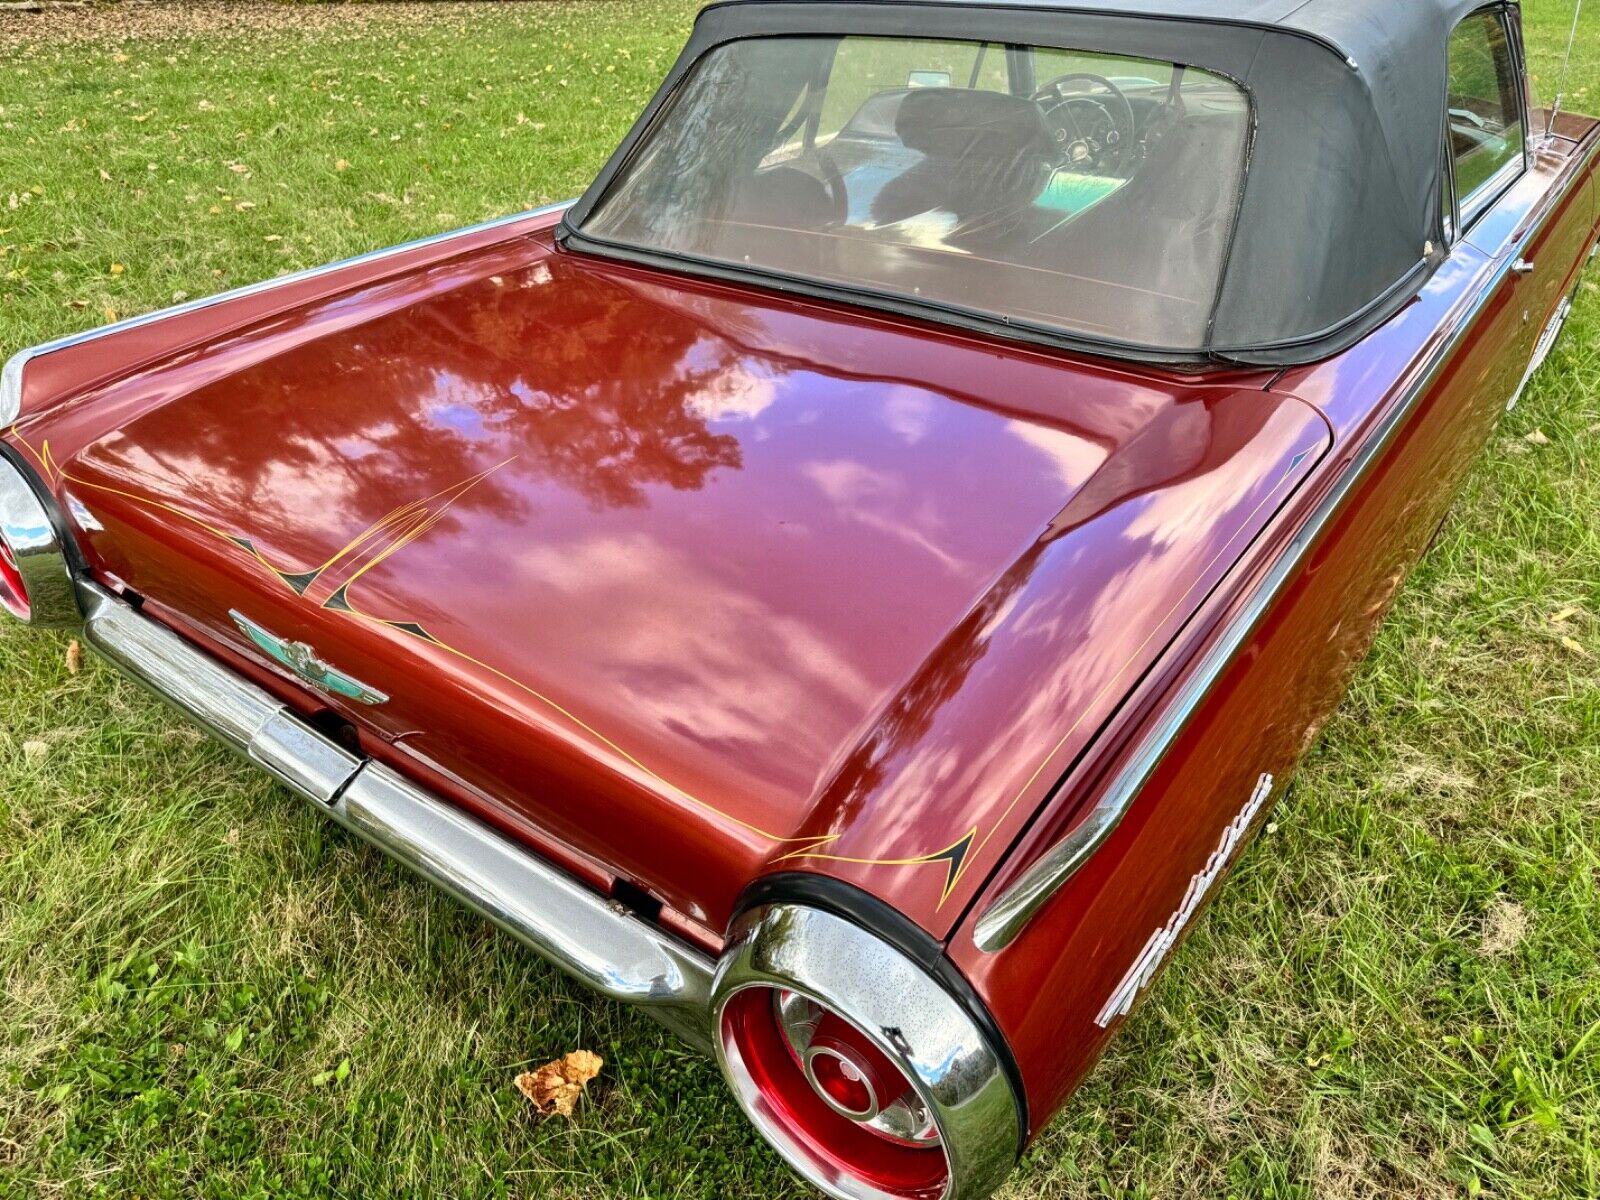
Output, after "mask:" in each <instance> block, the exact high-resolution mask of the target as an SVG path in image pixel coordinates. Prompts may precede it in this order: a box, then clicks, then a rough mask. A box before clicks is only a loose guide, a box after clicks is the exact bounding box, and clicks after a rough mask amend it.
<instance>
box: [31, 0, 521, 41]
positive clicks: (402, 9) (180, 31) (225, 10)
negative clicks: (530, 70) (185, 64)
mask: <svg viewBox="0 0 1600 1200" xmlns="http://www.w3.org/2000/svg"><path fill="white" fill-rule="evenodd" d="M41 3H42V11H40V12H27V11H22V10H15V9H8V10H4V11H0V50H6V49H15V48H17V47H21V46H29V45H49V44H57V45H59V44H61V43H66V42H99V43H118V42H130V41H171V40H178V39H187V38H215V37H230V36H250V35H260V34H307V35H313V36H319V37H320V36H326V35H328V34H336V35H344V34H347V35H349V36H352V37H358V36H360V35H361V34H363V33H365V32H366V31H368V30H370V29H372V28H374V27H377V26H382V27H384V28H386V29H393V28H407V27H411V28H417V29H423V28H427V29H437V28H438V27H439V26H440V25H441V24H460V23H463V22H465V21H467V20H469V19H472V18H474V17H476V18H481V17H482V16H484V14H485V10H486V9H490V8H500V7H513V6H509V5H500V4H489V3H473V4H466V3H438V4H428V3H399V4H311V5H305V4H244V3H231V4H227V3H212V4H206V3H200V4H189V3H154V2H151V0H126V2H125V3H121V4H89V5H85V6H84V7H82V8H68V7H62V6H59V5H53V4H49V3H44V2H43V0H41Z"/></svg>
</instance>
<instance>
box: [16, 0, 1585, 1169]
mask: <svg viewBox="0 0 1600 1200" xmlns="http://www.w3.org/2000/svg"><path fill="white" fill-rule="evenodd" d="M1559 109H1560V105H1559V102H1557V103H1556V104H1555V105H1553V106H1552V107H1551V108H1550V109H1544V108H1541V107H1539V106H1538V105H1536V104H1535V102H1534V101H1533V100H1532V98H1531V97H1530V88H1529V82H1528V77H1527V73H1526V71H1525V68H1524V58H1523V49H1522V43H1521V23H1520V15H1519V10H1518V8H1517V6H1516V5H1515V4H1514V3H1490V4H1487V5H1484V4H1482V3H1481V0H1409V2H1408V3H1403V4H1402V3H1395V2H1394V0H1098V2H1097V3H1093V4H1077V3H1069V2H1067V0H1061V2H1059V3H1058V2H1055V0H1033V2H1029V3H1016V2H1009V0H1008V2H1007V3H994V4H985V3H967V2H962V3H956V2H945V0H904V2H896V3H893V4H886V3H869V2H862V0H732V2H728V3H717V4H714V5H712V6H711V7H709V8H706V9H705V10H704V11H703V12H702V13H701V14H700V15H699V17H698V19H697V21H696V23H695V26H694V29H693V33H692V35H691V37H690V39H689V41H688V43H687V46H686V48H685V49H684V51H683V53H682V56H681V58H679V59H678V60H677V62H676V64H675V65H674V66H673V67H672V69H671V71H670V74H669V75H668V76H667V78H666V80H665V83H664V84H663V86H662V87H661V89H660V92H659V94H658V95H656V96H655V98H654V99H653V100H652V101H651V102H650V104H649V105H648V107H647V108H646V109H645V111H644V112H643V114H642V115H641V116H640V117H639V119H638V121H637V123H636V124H635V125H634V126H633V127H632V129H631V131H630V132H629V133H628V135H627V136H626V138H625V139H624V140H623V141H622V143H621V145H620V146H619V147H618V148H617V150H616V152H615V154H614V155H613V157H612V158H611V159H610V160H609V161H608V162H607V164H606V165H605V167H604V169H603V170H602V171H601V172H600V174H599V176H598V178H597V179H596V180H595V182H594V183H593V185H592V186H591V187H590V188H589V190H588V191H587V192H586V193H585V194H584V195H583V196H582V198H580V199H578V200H577V201H576V202H574V203H570V204H566V205H558V206H555V207H553V208H548V209H543V210H540V211H536V212H530V213H525V214H521V215H517V216H513V217H509V218H506V219H502V220H498V221H494V222H491V223H489V224H485V225H480V226H476V227H473V228H470V229H465V230H461V231H459V232H455V233H448V234H444V235H442V236H439V237H434V238H430V239H427V240H425V241H421V242H417V243H413V244H410V245H406V246H401V247H397V248H394V249H389V250H384V251H380V252H377V253H374V254H370V255H367V256H365V257H361V258H357V259H353V260H350V261H347V262H343V263H338V264H335V265H333V266H330V267H326V268H322V269H318V270H313V271H309V272H305V273H302V274H298V275H292V276H287V277H283V278H279V279H275V280H270V281H268V282H266V283H263V284H259V285H257V286H255V287H250V288H246V289H243V290H242V291H237V292H233V293H230V294H226V295H221V296H217V297H213V298H210V299H207V300H201V301H198V302H193V303H190V304H187V305H184V306H182V307H180V308H176V309H172V310H169V311H165V312H160V313H155V314H152V315H149V316H145V317H140V318H137V319H135V320H131V321H125V322H123V323H121V324H117V325H112V326H108V327H105V328H101V329H95V330H91V331H89V332H87V333H84V334H81V335H78V336H75V337H69V338H67V339H64V340H62V341H58V342H54V343H51V344H49V345H44V346H40V347H37V348H35V349H33V350H27V351H23V352H22V353H20V354H18V355H17V356H15V357H14V358H12V359H11V361H10V363H9V365H8V366H7V367H6V368H5V374H4V389H3V393H0V429H3V430H4V439H3V442H0V451H3V462H0V522H3V523H0V532H3V538H4V548H5V549H4V557H3V560H0V564H3V565H0V601H3V602H4V605H5V607H6V608H7V609H8V610H9V611H10V612H11V614H12V615H14V616H15V617H17V618H20V619H21V620H23V621H26V622H31V623H32V624H34V625H37V626H41V627H72V628H74V629H79V630H81V634H80V636H81V637H82V638H83V639H84V641H86V642H87V643H88V644H89V645H90V646H92V647H93V648H95V649H96V650H97V651H99V652H100V653H101V654H102V655H104V657H105V658H106V659H108V660H109V661H110V662H111V663H113V664H115V666H116V667H118V668H120V669H121V670H122V671H123V672H125V673H126V674H128V675H129V676H131V677H133V678H134V679H136V680H139V681H141V682H142V683H144V684H146V685H148V686H149V687H150V688H151V689H153V690H154V691H155V692H156V693H158V694H159V695H160V696H162V697H164V698H165V699H166V700H168V701H170V702H171V703H173V704H174V705H176V706H177V707H178V709H180V710H181V711H182V712H183V713H185V714H187V715H188V716H189V717H191V718H192V719H194V720H195V721H197V722H198V723H199V724H201V725H202V726H204V727H205V728H206V729H208V730H209V731H210V732H211V733H213V734H215V735H216V736H217V737H218V738H220V739H221V740H222V741H224V742H225V743H227V744H229V745H230V746H232V747H234V748H235V749H237V750H238V751H240V752H241V753H242V754H244V755H245V756H246V757H247V758H248V759H249V761H251V762H253V763H255V764H257V765H258V766H260V767H261V768H262V769H264V770H266V771H268V772H270V773H271V774H272V775H274V776H275V777H276V778H277V779H279V780H281V781H282V783H283V784H284V785H286V786H287V787H288V788H289V789H291V790H293V791H295V792H297V793H299V794H301V795H302V796H304V797H306V798H308V799H309V800H310V801H311V803H312V804H313V805H315V806H316V807H317V809H318V810H319V811H320V812H322V813H324V814H325V815H326V816H327V817H328V818H329V819H330V820H332V821H334V822H337V823H339V824H340V825H342V826H345V827H346V828H348V829H349V830H351V831H353V832H354V833H355V834H357V835H359V836H361V837H363V838H366V839H369V840H370V841H371V842H373V843H375V844H376V845H378V846H379V847H381V848H382V849H383V850H385V851H387V852H388V853H389V854H391V855H393V856H394V857H395V858H397V859H398V860H400V861H401V862H402V863H405V864H407V865H408V866H409V867H411V868H413V869H415V870H416V871H418V872H420V873H421V874H422V875H424V876H426V877H428V878H430V879H431V880H433V881H434V882H436V883H437V884H439V885H440V886H442V887H443V888H444V889H446V890H447V891H449V892H451V893H453V894H454V895H455V896H457V897H459V898H460V899H461V900H462V901H464V902H465V903H466V904H468V905H470V906H472V907H473V908H475V909H476V910H478V911H479V912H481V913H482V914H483V915H485V916H486V917H488V918H490V919H491V920H493V921H495V922H497V923H498V924H499V925H500V926H502V927H504V928H505V929H506V930H508V931H510V932H511V933H512V934H514V935H516V936H517V937H519V938H521V939H522V940H524V941H525V942H526V943H527V944H528V945H530V946H531V947H532V948H533V949H534V950H536V951H537V952H539V953H540V954H542V955H543V956H545V957H546V958H548V959H550V960H551V961H552V962H554V963H555V964H557V965H558V966H560V967H561V968H563V969H565V970H566V971H568V972H570V973H571V974H573V975H574V976H576V977H577V978H579V979H581V980H583V981H586V982H587V983H589V984H591V985H592V986H593V987H594V988H595V989H597V990H598V991H600V992H602V993H604V994H605V995H607V996H611V997H614V998H616V999H618V1000H622V1001H625V1002H628V1003H631V1004H636V1005H639V1006H641V1007H642V1008H644V1009H646V1010H647V1011H649V1012H650V1013H652V1014H654V1015H655V1016H657V1017H658V1018H659V1019H660V1020H661V1021H663V1022H664V1023H665V1024H667V1025H668V1026H669V1027H670V1028H672V1029H673V1030H675V1031H676V1032H678V1033H679V1034H681V1035H682V1036H683V1037H684V1038H685V1039H687V1040H688V1041H690V1042H691V1043H695V1044H697V1045H699V1046H701V1047H703V1048H705V1049H707V1050H709V1051H710V1052H712V1053H714V1054H715V1055H716V1057H717V1059H718V1060H719V1062H720V1064H721V1067H722V1070H723V1072H724V1073H725V1075H726V1077H727V1080H728V1082H729V1084H730V1085H731V1087H732V1089H733V1091H734V1092H735V1093H736V1095H737V1097H738V1100H739V1102H740V1104H741V1105H742V1107H743V1108H744V1110H745V1111H746V1112H747V1113H748V1115H749V1117H750V1118H751V1120H752V1121H753V1122H754V1123H755V1124H756V1125H757V1126H758V1127H759V1129H760V1131H761V1132H762V1134H763V1135H764V1136H765V1137H766V1139H767V1140H768V1141H769V1142H770V1143H771V1144H772V1145H773V1146H774V1147H775V1148H776V1149H777V1151H778V1153H779V1154H781V1155H782V1156H783V1157H784V1158H785V1159H786V1160H787V1161H788V1162H789V1163H790V1164H791V1165H792V1166H793V1167H794V1168H795V1169H796V1170H797V1171H798V1172H799V1173H800V1174H801V1175H802V1176H803V1177H804V1178H805V1179H807V1180H809V1181H811V1182H812V1183H814V1184H815V1185H816V1186H817V1187H818V1188H820V1189H821V1190H822V1191H824V1192H826V1193H827V1194H829V1195H831V1196H835V1197H845V1198H850V1200H867V1198H887V1197H923V1198H931V1197H962V1198H973V1197H980V1196H984V1195H986V1194H988V1193H989V1192H990V1191H991V1190H992V1189H994V1188H995V1187H996V1186H998V1185H999V1184H1000V1183H1001V1182H1002V1181H1003V1180H1004V1179H1005V1177H1006V1176H1007V1174H1008V1172H1009V1171H1010V1170H1011V1169H1012V1167H1013V1166H1014V1164H1015V1163H1016V1162H1017V1159H1018V1157H1019V1155H1020V1153H1021V1152H1022V1150H1023V1149H1024V1148H1025V1147H1026V1146H1027V1145H1028V1144H1029V1142H1030V1140H1031V1139H1032V1138H1034V1137H1035V1136H1036V1135H1037V1134H1038V1133H1039V1131H1040V1130H1041V1129H1042V1128H1043V1127H1044V1126H1045V1124H1046V1123H1047V1122H1048V1121H1049V1120H1050V1118H1051V1116H1052V1115H1053V1114H1054V1113H1056V1112H1057V1111H1058V1110H1059V1109H1060V1108H1061V1107H1062V1105H1063V1104H1064V1103H1065V1101H1066V1100H1067V1098H1068V1096H1069V1094H1070V1093H1071V1092H1072V1090H1073V1088H1074V1086H1075V1085H1076V1084H1077V1083H1078V1081H1079V1080H1081V1079H1082V1078H1083V1076H1084V1074H1085V1073H1086V1072H1087V1071H1088V1070H1089V1068H1090V1067H1091V1066H1092V1065H1093V1063H1094V1062H1095V1060H1096V1057H1097V1055H1098V1054H1099V1053H1100V1051H1101V1050H1102V1048H1103V1047H1104V1046H1105V1044H1106V1041H1107V1039H1108V1038H1109V1037H1110V1036H1111V1035H1112V1034H1113V1032H1114V1031H1115V1030H1116V1028H1117V1027H1118V1025H1119V1023H1120V1022H1121V1021H1122V1020H1123V1019H1124V1018H1125V1017H1126V1015H1127V1014H1128V1013H1129V1011H1130V1010H1131V1009H1132V1008H1133V1007H1134V1006H1135V1005H1136V1004H1137V1003H1138V1002H1139V1000H1140V998H1141V996H1143V995H1144V994H1146V993H1147V991H1148V989H1149V987H1150V984H1151V981H1152V979H1153V978H1154V976H1155V975H1156V973H1157V972H1158V971H1159V970H1160V968H1161V967H1162V965H1163V963H1164V962H1165V961H1166V960H1167V959H1168V957H1169V956H1170V954H1171V952H1172V949H1173V947H1174V946H1175V945H1176V944H1177V943H1178V942H1179V941H1180V940H1181V939H1182V938H1183V937H1184V935H1185V934H1186V933H1187V932H1188V931H1190V930H1192V929H1193V927H1194V925H1195V920H1196V914H1197V913H1198V912H1199V911H1200V909H1201V908H1202V906H1203V905H1204V904H1205V902H1206V900H1207V899H1208V898H1209V897H1210V896H1211V895H1212V893H1213V892H1214V890H1215V888H1216V885H1217V883H1218V882H1219V880H1220V879H1221V878H1222V876H1223V875H1225V874H1226V873H1227V871H1228V869H1229V867H1230V865H1231V864H1232V863H1233V862H1234V861H1235V860H1236V859H1237V858H1238V855H1239V853H1240V849H1241V847H1242V846H1243V845H1244V844H1245V843H1246V842H1247V841H1248V840H1249V838H1250V837H1251V836H1252V834H1253V833H1254V831H1255V830H1256V829H1257V828H1258V826H1259V825H1260V824H1261V823H1262V821H1263V820H1264V817H1265V814H1266V813H1267V812H1268V810H1269V808H1270V806H1271V805H1272V803H1273V802H1274V801H1275V800H1276V799H1277V798H1278V797H1279V796H1280V795H1281V794H1282V792H1283V789H1284V786H1285V783H1286V781H1287V780H1288V779H1289V777H1290V775H1291V773H1292V771H1293V770H1294V767H1295V765H1296V763H1297V761H1298V760H1300V758H1301V757H1302V756H1303V755H1304V753H1305V752H1306V750H1307V748H1308V747H1309V746H1310V745H1311V744H1312V743H1313V741H1314V740H1315V739H1316V737H1317V734H1318V730H1319V728H1320V727H1321V725H1322V723H1323V722H1324V720H1325V719H1326V717H1327V716H1328V714H1329V712H1330V710H1331V709H1332V708H1333V707H1334V706H1335V705H1336V703H1337V702H1338V700H1339V697H1340V695H1341V692H1342V690H1343V688H1344V685H1345V683H1346V680H1347V679H1348V677H1349V675H1350V673H1351V671H1352V669H1353V668H1354V666H1355V665H1356V664H1357V663H1358V661H1359V660H1360V659H1361V657H1362V656H1363V654H1364V652H1365V650H1366V648H1367V647H1368V645H1369V642H1370V640H1371V638H1372V637H1373V634H1374V631H1375V628H1376V626H1377V625H1378V623H1379V621H1380V619H1381V618H1382V616H1383V614H1384V612H1385V609H1386V607H1387V606H1388V604H1389V602H1390V600H1391V599H1392V598H1393V596H1394V595H1395V592H1396V589H1397V588H1398V587H1399V585H1400V583H1401V581H1402V579H1403V578H1404V576H1405V575H1406V572H1407V570H1408V568H1409V567H1410V566H1411V565H1412V564H1413V563H1414V562H1415V561H1416V560H1417V559H1418V558H1419V557H1420V556H1421V555H1422V554H1423V552H1424V551H1425V549H1426V548H1427V546H1428V544H1429V541H1430V538H1431V537H1432V536H1433V534H1434V533H1435V531H1436V529H1437V527H1438V526H1439V524H1440V522H1441V521H1442V520H1443V518H1444V516H1445V512H1446V509H1447V507H1448V505H1449V504H1450V501H1451V497H1452V493H1453V492H1454V490H1455V488H1456V486H1457V484H1458V482H1459V481H1460V479H1461V478H1462V475H1463V473H1464V472H1465V471H1466V469H1467V467H1468V465H1469V463H1470V462H1471V459H1472V457H1473V454H1474V452H1475V451H1476V450H1477V449H1478V448H1480V446H1481V445H1482V444H1483V443H1484V442H1485V440H1486V438H1487V437H1488V435H1489V433H1490V430H1491V429H1492V428H1493V426H1494V425H1495V422H1496V418H1497V416H1498V415H1499V414H1500V413H1502V412H1503V411H1504V410H1505V409H1506V407H1507V405H1508V404H1509V403H1512V402H1514V400H1515V399H1516V397H1517V395H1518V394H1519V393H1520V389H1521V387H1522V385H1523V384H1524V383H1525V382H1526V380H1527V377H1528V376H1529V375H1530V373H1531V372H1532V370H1533V369H1535V368H1536V367H1537V366H1538V364H1539V362H1540V360H1541V359H1542V357H1543V355H1544V354H1545V353H1547V352H1548V350H1549V347H1550V344H1551V342H1552V341H1553V339H1554V338H1555V336H1556V335H1557V334H1558V333H1559V331H1560V328H1561V322H1562V320H1563V319H1564V317H1565V316H1566V314H1567V312H1568V310H1569V308H1570V303H1571V298H1572V296H1573V295H1574V292H1575V289H1576V287H1577V280H1578V275H1579V272H1580V270H1581V269H1582V265H1583V263H1584V261H1585V259H1586V258H1587V257H1589V256H1590V253H1591V248H1592V247H1593V246H1594V244H1595V239H1596V233H1597V220H1596V219H1597V211H1596V196H1595V181H1594V174H1595V166H1594V164H1595V159H1596V153H1597V146H1600V131H1597V126H1596V124H1595V123H1594V122H1592V121H1590V120H1589V119H1587V118H1583V117H1579V116H1575V115H1571V114H1565V113H1561V112H1560V111H1559Z"/></svg>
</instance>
